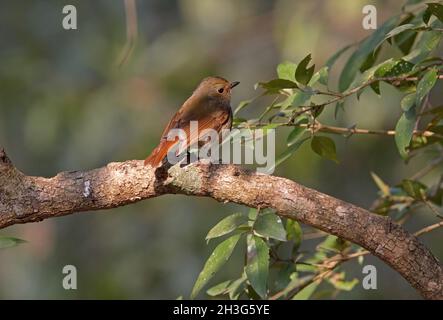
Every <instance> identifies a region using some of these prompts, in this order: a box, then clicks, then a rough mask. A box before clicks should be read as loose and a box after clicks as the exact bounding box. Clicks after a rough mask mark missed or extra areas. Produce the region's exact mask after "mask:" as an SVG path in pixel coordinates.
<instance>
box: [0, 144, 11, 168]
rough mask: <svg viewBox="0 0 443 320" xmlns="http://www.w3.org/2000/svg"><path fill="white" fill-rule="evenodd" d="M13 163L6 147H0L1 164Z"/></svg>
mask: <svg viewBox="0 0 443 320" xmlns="http://www.w3.org/2000/svg"><path fill="white" fill-rule="evenodd" d="M11 164H12V162H11V160H9V158H8V156H7V155H6V152H5V149H4V148H0V166H1V165H8V166H10V165H11Z"/></svg>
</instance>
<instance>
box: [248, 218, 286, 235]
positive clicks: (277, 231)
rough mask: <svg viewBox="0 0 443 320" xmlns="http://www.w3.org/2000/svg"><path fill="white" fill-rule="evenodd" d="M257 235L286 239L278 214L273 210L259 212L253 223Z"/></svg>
mask: <svg viewBox="0 0 443 320" xmlns="http://www.w3.org/2000/svg"><path fill="white" fill-rule="evenodd" d="M254 231H255V233H256V234H257V235H259V236H262V237H267V238H273V239H276V240H280V241H286V231H285V228H283V224H282V221H281V219H280V217H279V216H277V215H276V214H275V213H273V212H266V213H263V214H260V215H259V216H258V217H257V220H256V221H255V224H254Z"/></svg>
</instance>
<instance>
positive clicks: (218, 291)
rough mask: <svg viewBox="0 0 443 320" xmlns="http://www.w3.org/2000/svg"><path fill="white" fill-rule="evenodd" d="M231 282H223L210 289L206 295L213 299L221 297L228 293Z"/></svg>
mask: <svg viewBox="0 0 443 320" xmlns="http://www.w3.org/2000/svg"><path fill="white" fill-rule="evenodd" d="M231 282H232V281H231V280H227V281H223V282H221V283H219V284H217V285H215V286H213V287H212V288H210V289H208V290H207V291H206V293H207V294H208V295H210V296H211V297H215V296H220V295H223V294H225V293H227V292H228V288H229V285H230V284H231Z"/></svg>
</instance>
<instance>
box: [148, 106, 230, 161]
mask: <svg viewBox="0 0 443 320" xmlns="http://www.w3.org/2000/svg"><path fill="white" fill-rule="evenodd" d="M187 103H189V100H188V101H186V102H185V104H184V105H183V106H182V107H181V108H180V110H179V111H177V113H176V114H175V115H174V117H173V118H172V119H171V121H170V122H169V124H168V125H167V126H166V128H165V130H164V131H163V134H162V138H161V140H160V143H159V145H158V146H157V148H155V149H154V151H153V152H152V153H151V155H150V156H149V157H148V158H147V159H146V160H145V164H151V165H152V166H157V165H158V164H159V163H160V162H161V161H162V159H163V158H164V157H165V156H166V155H167V153H168V150H169V149H170V148H171V147H173V146H174V145H175V144H176V143H178V141H179V139H178V137H177V138H176V139H175V140H172V141H168V139H167V137H168V133H169V132H170V130H172V129H182V130H183V131H184V132H185V133H186V136H187V141H186V144H185V145H184V146H183V147H184V148H188V147H189V146H190V145H192V144H194V143H197V142H198V139H199V134H200V133H201V132H202V131H203V130H205V129H214V130H216V131H220V130H221V129H222V128H223V127H224V126H225V125H226V123H227V121H230V120H231V111H230V108H223V107H220V108H213V109H212V110H211V111H210V112H208V111H205V109H204V107H198V106H197V107H194V108H187V107H186V104H187ZM206 110H207V109H206ZM191 121H198V132H196V131H194V130H193V131H192V132H191V128H190V122H191Z"/></svg>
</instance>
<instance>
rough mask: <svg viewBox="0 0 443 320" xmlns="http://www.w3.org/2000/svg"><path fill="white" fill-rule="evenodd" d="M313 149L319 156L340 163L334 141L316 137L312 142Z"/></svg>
mask: <svg viewBox="0 0 443 320" xmlns="http://www.w3.org/2000/svg"><path fill="white" fill-rule="evenodd" d="M311 148H312V150H313V151H314V152H315V153H317V154H318V155H319V156H321V157H323V158H326V159H329V160H332V161H335V162H337V163H338V159H337V152H336V149H335V143H334V140H332V139H331V138H329V137H325V136H314V137H313V138H312V140H311Z"/></svg>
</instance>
